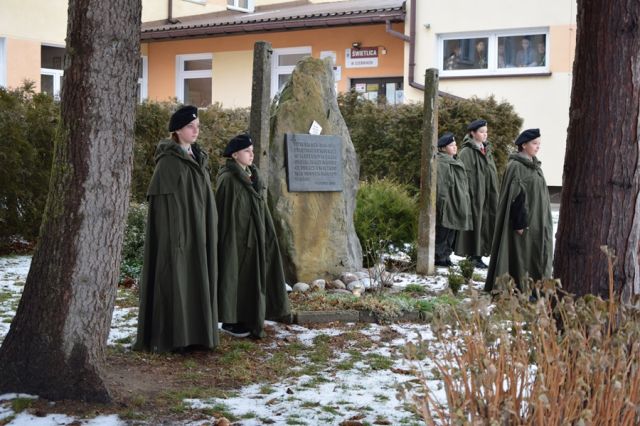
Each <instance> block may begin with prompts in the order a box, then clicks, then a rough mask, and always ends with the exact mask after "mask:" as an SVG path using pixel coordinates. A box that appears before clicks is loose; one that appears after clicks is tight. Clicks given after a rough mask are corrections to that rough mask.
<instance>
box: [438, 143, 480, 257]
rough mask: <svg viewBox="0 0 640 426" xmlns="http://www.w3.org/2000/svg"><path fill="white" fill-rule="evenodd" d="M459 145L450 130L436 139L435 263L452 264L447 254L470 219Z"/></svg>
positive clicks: (469, 226)
mask: <svg viewBox="0 0 640 426" xmlns="http://www.w3.org/2000/svg"><path fill="white" fill-rule="evenodd" d="M457 152H458V145H456V139H455V137H454V136H453V134H452V133H449V132H447V133H445V134H443V135H442V136H441V137H440V139H438V154H437V157H436V160H437V162H438V181H437V185H436V188H437V195H436V241H435V243H436V247H435V264H436V266H452V265H453V263H452V262H451V259H450V256H451V253H452V252H453V244H454V242H455V239H456V234H457V232H458V230H460V231H467V230H470V229H471V227H472V226H473V223H472V221H471V207H470V206H471V201H470V199H469V186H468V184H467V172H466V170H465V168H464V163H462V161H460V160H458V159H457V158H456V153H457Z"/></svg>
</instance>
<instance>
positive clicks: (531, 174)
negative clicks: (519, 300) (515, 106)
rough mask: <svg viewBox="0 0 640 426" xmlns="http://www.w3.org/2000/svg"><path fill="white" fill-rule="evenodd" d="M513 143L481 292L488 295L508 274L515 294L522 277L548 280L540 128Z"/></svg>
mask: <svg viewBox="0 0 640 426" xmlns="http://www.w3.org/2000/svg"><path fill="white" fill-rule="evenodd" d="M515 144H516V146H517V147H518V152H517V153H515V154H511V155H510V156H509V163H508V164H507V169H506V171H505V173H504V177H503V178H502V186H501V188H502V189H501V191H500V200H499V203H498V216H497V219H496V233H495V236H494V238H493V244H492V247H491V261H490V262H489V271H488V272H487V280H486V281H485V290H486V291H492V290H493V289H494V285H495V281H496V278H497V277H499V276H501V275H503V274H509V275H510V276H511V277H512V278H513V279H514V281H515V283H516V285H517V286H518V288H519V289H520V290H521V291H523V290H524V286H523V281H524V280H525V278H526V277H529V278H531V279H532V280H534V281H537V280H540V279H542V278H551V267H552V262H553V223H552V218H551V202H550V199H549V190H548V189H547V182H546V180H545V178H544V175H543V174H542V168H541V167H540V166H541V164H542V163H541V162H540V161H539V160H538V158H537V154H538V150H539V149H540V130H539V129H527V130H525V131H523V132H522V133H520V135H519V136H518V138H517V139H516V141H515Z"/></svg>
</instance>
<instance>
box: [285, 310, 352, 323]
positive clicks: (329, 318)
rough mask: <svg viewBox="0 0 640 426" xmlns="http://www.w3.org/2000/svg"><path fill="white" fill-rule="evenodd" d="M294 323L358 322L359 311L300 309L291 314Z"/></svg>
mask: <svg viewBox="0 0 640 426" xmlns="http://www.w3.org/2000/svg"><path fill="white" fill-rule="evenodd" d="M293 320H294V322H295V323H296V324H324V323H328V322H335V321H340V322H358V321H359V320H360V312H358V311H355V310H346V311H300V312H296V313H295V314H293Z"/></svg>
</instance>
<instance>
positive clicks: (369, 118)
mask: <svg viewBox="0 0 640 426" xmlns="http://www.w3.org/2000/svg"><path fill="white" fill-rule="evenodd" d="M338 104H339V105H340V111H341V113H342V116H343V117H344V119H345V122H346V123H347V127H348V128H349V132H350V135H351V140H352V142H353V145H354V147H355V149H356V152H357V153H358V155H359V157H360V178H361V179H363V180H368V179H372V178H376V177H377V178H383V177H389V178H393V179H395V180H397V181H398V182H399V183H401V184H405V185H407V189H409V190H410V192H411V193H417V192H418V190H419V188H420V157H421V155H420V151H421V146H422V135H423V131H422V124H423V115H424V111H423V105H422V103H420V102H418V103H409V104H403V105H387V104H385V103H376V102H372V101H369V100H366V99H364V98H363V97H362V96H361V95H359V94H357V93H356V92H354V91H352V92H349V93H344V94H340V95H339V96H338ZM438 109H439V112H438V114H439V115H438V132H439V133H440V134H442V133H444V132H446V131H450V132H453V133H454V134H455V135H456V136H457V141H458V142H459V143H461V142H462V140H463V138H464V135H465V133H466V128H467V124H468V123H469V122H471V121H473V120H474V119H476V118H484V119H486V120H487V121H488V122H489V141H490V142H491V143H492V147H493V149H494V153H495V156H496V166H497V167H498V174H499V176H502V173H503V172H504V169H505V168H506V163H507V157H508V155H509V153H510V152H511V151H512V150H513V148H514V145H513V141H514V139H515V138H516V136H517V135H518V132H519V131H520V127H521V126H522V119H521V118H520V117H518V115H517V114H516V113H515V111H514V110H513V106H512V105H510V104H508V103H506V102H502V103H498V102H496V100H495V99H494V98H493V97H490V98H488V99H478V98H471V99H453V98H449V97H441V98H439V106H438ZM365 153H366V155H364V154H365Z"/></svg>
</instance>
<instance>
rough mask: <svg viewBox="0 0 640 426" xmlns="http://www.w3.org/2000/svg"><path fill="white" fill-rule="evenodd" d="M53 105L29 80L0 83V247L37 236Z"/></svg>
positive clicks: (56, 110)
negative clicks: (14, 85)
mask: <svg viewBox="0 0 640 426" xmlns="http://www.w3.org/2000/svg"><path fill="white" fill-rule="evenodd" d="M59 116H60V111H59V106H58V104H56V103H55V102H54V101H53V99H52V98H51V97H50V96H47V95H44V94H37V93H35V91H34V85H33V83H30V82H25V83H24V85H23V86H22V87H20V88H17V89H13V90H7V89H5V88H2V87H0V134H2V138H0V159H2V161H1V163H2V167H0V250H2V251H4V249H5V248H7V247H8V246H10V245H11V242H12V241H13V240H14V239H17V238H20V237H21V238H23V239H26V240H29V241H33V240H35V239H36V237H37V236H38V231H39V228H40V222H41V219H42V212H43V211H44V207H45V204H46V199H47V192H48V188H49V175H50V173H51V158H52V153H53V141H54V136H55V132H56V128H57V124H58V121H59Z"/></svg>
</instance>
